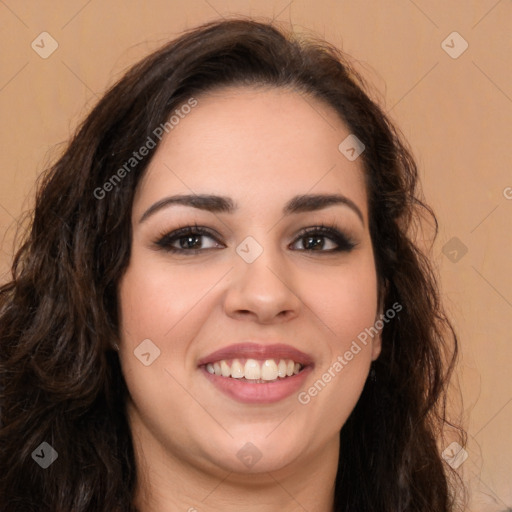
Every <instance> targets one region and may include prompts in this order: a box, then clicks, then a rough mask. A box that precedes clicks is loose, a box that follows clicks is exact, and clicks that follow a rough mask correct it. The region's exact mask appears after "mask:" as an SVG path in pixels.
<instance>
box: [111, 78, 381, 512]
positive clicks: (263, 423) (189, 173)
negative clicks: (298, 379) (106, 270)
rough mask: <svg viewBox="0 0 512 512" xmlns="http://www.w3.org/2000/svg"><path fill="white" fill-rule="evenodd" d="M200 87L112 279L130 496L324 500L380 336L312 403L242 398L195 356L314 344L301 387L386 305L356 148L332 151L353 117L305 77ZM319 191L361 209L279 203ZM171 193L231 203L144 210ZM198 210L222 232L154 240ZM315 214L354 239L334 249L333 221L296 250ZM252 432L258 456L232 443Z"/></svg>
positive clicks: (194, 218)
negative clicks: (130, 457)
mask: <svg viewBox="0 0 512 512" xmlns="http://www.w3.org/2000/svg"><path fill="white" fill-rule="evenodd" d="M197 100H198V105H197V106H196V107H195V108H194V109H193V110H192V111H191V112H190V114H188V115H187V116H186V117H185V118H184V119H182V120H180V122H179V124H178V125H177V126H175V127H174V128H173V130H172V131H171V132H170V133H169V134H168V135H167V136H166V137H165V138H164V139H163V141H162V144H161V145H160V147H159V148H158V150H157V151H156V153H155V156H154V158H153V159H152V161H151V163H150V165H149V167H148V169H147V173H146V174H145V176H144V178H143V179H142V182H141V183H140V185H139V188H138V190H137V192H136V197H135V200H134V204H133V215H132V225H133V239H132V253H131V259H130V263H129V266H128V268H127V271H126V273H125V275H124V276H123V278H122V280H121V282H120V285H119V299H120V306H119V307H120V315H121V343H120V352H119V357H120V361H121V365H122V370H123V374H124V377H125V379H126V382H127V386H128V389H129V392H130V395H131V396H130V399H129V401H128V404H127V413H128V419H129V423H130V426H131V430H132V432H133V437H134V445H135V450H136V460H137V467H138V470H139V474H140V479H139V482H138V488H137V495H136V504H137V505H138V506H139V508H140V510H141V511H143V512H163V511H175V510H183V511H187V510H188V511H193V510H197V511H201V512H202V511H213V510H239V511H251V512H255V511H258V512H266V511H275V510H281V511H284V512H286V511H296V510H298V509H301V506H302V507H304V509H306V510H308V511H310V512H329V511H332V507H333V485H334V480H335V476H336V470H337V466H338V447H339V441H338V435H339V431H340V429H341V428H342V426H343V424H344V423H345V421H346V419H347V418H348V416H349V415H350V413H351V411H352V410H353V408H354V406H355V404H356V403H357V400H358V398H359V396H360V394H361V392H362V389H363V386H364V383H365V380H366V378H367V376H368V372H369V366H370V363H371V361H372V360H374V359H376V358H377V357H378V356H379V354H380V350H381V340H380V336H379V335H377V336H375V337H374V338H373V339H370V340H369V343H368V344H367V345H366V346H363V345H362V350H361V351H360V352H359V353H358V354H357V355H355V356H354V358H353V359H352V360H351V361H350V362H349V363H348V364H347V365H346V366H345V367H344V368H343V370H342V371H341V372H338V373H335V374H336V376H335V377H334V378H332V380H331V382H329V383H328V384H327V385H326V386H325V387H324V388H323V389H322V390H321V391H320V392H319V393H318V394H317V395H316V396H314V397H312V398H311V400H310V402H309V403H307V404H301V403H300V402H299V400H298V399H297V394H296V393H295V394H293V395H292V396H290V397H288V398H286V399H284V400H281V401H279V402H277V403H273V404H244V403H240V402H237V401H235V400H233V399H232V398H230V397H228V396H226V395H224V394H223V393H221V392H220V391H219V390H217V388H216V387H214V386H213V385H212V384H211V383H210V382H209V381H208V380H207V379H206V378H205V377H204V375H203V374H202V372H201V370H199V369H198V367H197V362H198V360H199V359H200V358H201V357H204V356H206V355H208V354H209V353H211V352H213V351H214V350H217V349H219V348H222V347H225V346H227V345H230V344H232V343H237V342H240V341H241V340H246V339H247V338H251V339H257V341H260V342H261V343H262V344H265V343H267V344H270V343H272V342H274V341H275V340H276V339H277V340H278V341H280V342H284V343H287V344H290V345H292V346H293V347H296V348H298V349H299V350H302V351H303V352H306V353H309V354H310V355H311V356H312V357H313V358H314V361H315V367H314V370H313V372H312V374H310V375H309V376H308V379H307V381H306V385H305V386H304V387H303V388H301V390H307V389H308V388H309V387H310V386H312V385H313V383H314V382H315V381H317V380H318V379H319V378H320V377H321V376H322V374H323V373H324V372H326V371H327V370H328V368H329V367H332V364H333V362H334V361H336V358H337V357H338V356H339V355H343V354H344V353H345V352H346V351H347V350H348V349H349V348H350V346H351V343H352V342H353V340H355V339H356V338H357V336H358V334H359V333H361V332H362V331H364V329H365V328H367V327H369V326H372V325H373V324H374V322H375V319H376V317H377V316H378V315H379V314H380V313H381V311H379V308H378V301H377V275H376V270H375V262H374V255H373V248H372V244H371V239H370V233H369V229H368V205H367V196H366V190H365V184H364V175H363V167H362V162H361V159H360V158H358V159H356V160H355V161H349V160H348V159H347V158H345V156H344V155H343V154H342V153H341V152H340V151H339V150H338V145H339V144H340V142H341V141H342V140H343V139H345V137H347V136H348V135H349V133H350V130H349V129H348V128H347V127H346V126H345V125H344V123H343V122H342V121H341V120H340V119H339V118H338V116H337V115H336V113H335V112H334V111H333V110H332V109H330V108H329V107H327V106H325V105H324V104H322V103H321V102H319V101H318V100H316V99H313V98H310V97H305V96H304V95H302V94H299V93H298V92H294V91H291V90H284V89H275V88H235V87H231V88H224V89H221V90H218V91H215V92H211V93H208V94H205V95H201V96H199V97H197ZM313 193H314V194H320V193H328V194H332V193H339V194H343V195H344V196H346V197H347V198H349V199H350V200H351V201H353V202H354V203H355V204H356V205H357V206H358V207H359V209H360V210H361V212H362V215H363V221H361V220H360V219H359V217H358V216H357V215H356V213H355V212H354V211H353V210H352V209H351V208H349V207H348V206H346V205H332V206H329V207H327V208H324V209H321V210H318V211H312V212H303V213H299V214H292V215H289V216H286V217H284V216H283V214H282V208H283V206H284V204H285V203H286V202H287V201H288V200H289V199H291V198H292V197H293V196H295V195H301V194H313ZM175 194H217V195H222V196H228V197H230V198H232V199H233V201H235V202H236V203H237V204H238V205H239V209H238V210H237V211H236V212H234V213H212V212H208V211H203V210H199V209H196V208H192V207H190V206H184V205H172V206H168V207H167V208H163V209H161V210H159V211H156V212H155V213H154V214H153V215H150V216H148V217H147V218H146V219H145V220H144V221H143V222H140V218H141V216H142V215H143V213H144V212H145V211H146V210H147V209H148V208H149V207H150V206H151V205H153V204H154V203H155V202H157V201H159V200H161V199H162V198H164V197H167V196H170V195H175ZM194 223H197V225H198V226H205V227H209V228H210V229H212V230H214V232H215V233H216V234H217V240H215V239H213V238H210V237H208V236H204V237H202V238H199V242H198V243H199V245H198V247H199V248H203V247H204V249H203V250H202V252H200V253H198V254H188V255H187V254H174V253H171V252H166V251H165V250H163V249H158V248H157V247H156V246H155V241H157V240H158V239H159V238H160V237H161V236H162V235H163V234H165V233H168V232H171V231H173V230H176V229H178V228H181V227H183V226H189V225H191V226H193V225H194ZM322 223H324V224H326V225H329V224H331V223H335V224H336V227H337V229H339V230H341V231H342V232H344V233H347V234H348V235H349V236H350V237H351V238H352V239H353V240H354V241H355V242H356V243H357V245H356V247H355V248H354V249H352V251H350V252H329V249H332V248H334V247H336V242H335V241H333V240H331V239H330V238H329V237H328V236H327V237H325V238H324V239H323V241H324V246H323V247H319V248H317V249H316V250H309V251H307V250H305V247H308V246H307V239H304V238H299V237H298V235H299V232H300V231H301V230H302V229H304V228H311V227H315V226H318V225H319V224H322ZM247 236H251V237H253V238H254V239H255V240H256V241H257V242H258V243H259V244H260V246H261V247H262V248H263V252H262V254H261V255H260V256H259V257H258V258H257V259H256V260H255V261H254V262H252V263H247V262H246V261H244V260H243V259H242V258H241V257H240V256H239V255H238V254H237V252H236V250H235V249H236V247H237V246H238V245H239V244H240V243H241V242H242V241H243V240H244V239H245V238H246V237H247ZM185 242H186V240H185V241H183V243H185ZM174 246H175V247H183V245H181V246H180V245H179V240H178V241H175V242H174ZM216 247H217V248H216ZM208 248H210V249H208ZM144 339H151V340H152V342H153V343H154V344H155V345H156V346H157V347H158V348H159V350H160V356H159V357H158V358H157V359H155V360H154V362H153V363H152V364H151V365H149V366H144V365H143V364H142V363H141V362H140V360H139V359H138V358H137V357H135V356H134V349H135V348H136V347H137V346H138V345H139V344H140V343H141V341H142V340H144ZM262 340H263V341H262ZM265 340H266V341H265ZM254 385H257V384H254ZM247 442H250V443H252V444H254V445H255V446H256V447H257V449H258V450H259V452H260V453H261V459H260V460H259V461H258V462H257V463H256V464H255V465H254V466H252V467H251V468H249V467H247V466H245V465H244V464H243V463H242V461H241V460H239V458H238V457H237V452H238V451H239V450H240V449H241V448H242V447H243V446H244V445H245V444H246V443H247Z"/></svg>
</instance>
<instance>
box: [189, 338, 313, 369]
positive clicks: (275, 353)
mask: <svg viewBox="0 0 512 512" xmlns="http://www.w3.org/2000/svg"><path fill="white" fill-rule="evenodd" d="M238 358H247V359H262V360H263V359H278V360H279V359H292V360H293V361H294V362H296V363H300V364H301V365H302V366H307V365H309V364H312V363H313V358H312V357H311V356H310V355H309V354H305V353H304V352H301V351H300V350H298V349H296V348H294V347H292V346H291V345H286V344H284V343H275V344H272V345H260V344H258V343H252V342H248V343H236V344H234V345H228V346H227V347H223V348H221V349H219V350H216V351H215V352H212V353H211V354H208V355H207V356H205V357H202V358H201V359H200V360H199V361H198V366H202V365H205V364H208V363H215V362H216V361H220V360H222V359H238Z"/></svg>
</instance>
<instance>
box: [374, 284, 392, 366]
mask: <svg viewBox="0 0 512 512" xmlns="http://www.w3.org/2000/svg"><path fill="white" fill-rule="evenodd" d="M388 290H389V281H388V280H387V279H384V281H381V282H380V285H379V288H378V303H379V304H378V308H377V314H376V315H375V325H376V327H377V326H379V325H380V323H383V326H382V328H384V325H385V323H384V321H383V320H382V316H383V314H384V303H385V301H386V297H387V295H388ZM377 322H379V324H377ZM382 328H381V329H379V332H378V334H377V335H376V336H374V337H373V339H372V361H375V360H376V359H377V358H378V357H379V356H380V353H381V351H382Z"/></svg>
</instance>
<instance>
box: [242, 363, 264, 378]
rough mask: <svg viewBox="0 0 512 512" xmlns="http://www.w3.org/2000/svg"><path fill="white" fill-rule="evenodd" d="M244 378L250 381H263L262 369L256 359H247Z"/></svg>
mask: <svg viewBox="0 0 512 512" xmlns="http://www.w3.org/2000/svg"><path fill="white" fill-rule="evenodd" d="M244 377H245V378H246V379H250V380H256V379H261V378H262V377H261V368H260V365H259V363H258V361H256V359H247V362H246V363H245V372H244Z"/></svg>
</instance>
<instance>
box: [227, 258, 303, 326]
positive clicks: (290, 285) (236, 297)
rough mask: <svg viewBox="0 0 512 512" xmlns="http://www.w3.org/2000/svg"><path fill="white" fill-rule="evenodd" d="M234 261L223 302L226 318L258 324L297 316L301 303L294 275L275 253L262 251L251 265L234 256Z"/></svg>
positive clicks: (276, 321)
mask: <svg viewBox="0 0 512 512" xmlns="http://www.w3.org/2000/svg"><path fill="white" fill-rule="evenodd" d="M235 258H236V261H235V268H234V269H233V271H232V272H230V274H229V276H230V277H229V285H228V291H227V294H226V296H225V302H224V308H225V311H226V314H227V315H228V316H230V317H231V318H234V319H237V320H244V319H247V320H251V321H256V322H258V323H261V324H272V323H282V322H287V321H289V320H292V319H293V318H296V317H297V316H298V314H299V310H300V308H301V307H302V301H301V299H300V297H299V296H298V290H297V276H296V275H294V272H293V269H291V268H290V267H289V266H287V265H286V262H285V261H284V258H283V255H280V254H279V252H278V250H275V251H273V250H270V249H264V250H263V252H262V254H261V255H260V256H259V257H258V258H257V259H256V260H254V261H253V262H252V263H248V262H247V261H244V259H243V258H241V257H240V256H239V255H238V254H236V253H235Z"/></svg>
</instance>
